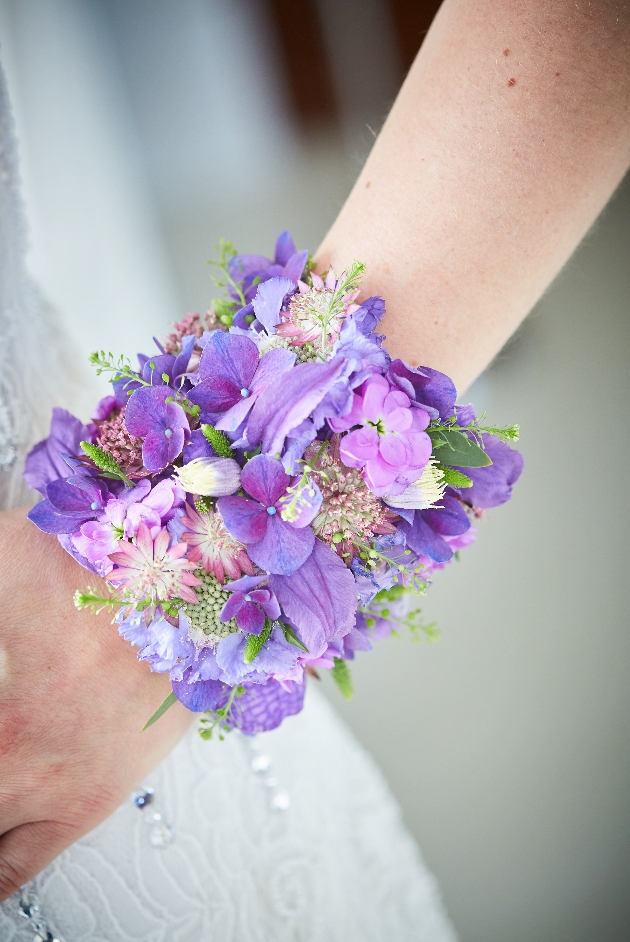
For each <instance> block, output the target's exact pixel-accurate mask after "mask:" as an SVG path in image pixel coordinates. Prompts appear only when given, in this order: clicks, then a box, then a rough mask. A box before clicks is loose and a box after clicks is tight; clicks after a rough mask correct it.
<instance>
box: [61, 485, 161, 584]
mask: <svg viewBox="0 0 630 942" xmlns="http://www.w3.org/2000/svg"><path fill="white" fill-rule="evenodd" d="M150 490H151V485H150V483H149V482H148V481H147V480H146V478H145V479H144V480H142V481H138V483H137V485H136V486H135V487H132V488H125V490H124V491H123V492H122V493H121V494H120V495H119V496H118V497H110V499H109V500H108V501H107V503H106V504H105V508H104V511H103V513H102V514H100V516H99V517H98V518H97V519H96V520H88V521H87V523H83V524H81V527H80V528H79V530H80V532H79V533H77V534H75V535H74V536H73V537H72V544H73V546H74V548H75V549H76V550H77V552H79V553H80V554H81V555H82V556H84V557H86V558H87V559H89V561H90V562H91V563H92V564H93V566H94V567H95V569H96V571H97V572H98V573H99V574H100V575H102V576H106V575H107V574H108V573H109V572H111V570H112V569H113V568H114V567H113V563H112V562H111V561H110V560H109V559H108V558H107V557H108V556H109V554H110V553H114V552H116V550H117V548H118V541H119V540H120V539H122V538H123V536H124V535H125V522H126V518H127V512H128V510H129V508H130V506H131V505H132V504H133V503H134V502H136V501H141V500H142V499H143V498H144V497H146V496H147V494H148V493H149V492H150ZM136 529H137V528H136ZM156 535H157V534H156Z"/></svg>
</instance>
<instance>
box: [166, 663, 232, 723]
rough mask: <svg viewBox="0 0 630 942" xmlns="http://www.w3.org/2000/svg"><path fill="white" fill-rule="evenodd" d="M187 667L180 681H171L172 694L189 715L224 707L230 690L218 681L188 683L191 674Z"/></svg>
mask: <svg viewBox="0 0 630 942" xmlns="http://www.w3.org/2000/svg"><path fill="white" fill-rule="evenodd" d="M193 670H194V669H193V668H192V667H189V668H187V669H186V670H185V671H184V676H183V677H182V679H181V680H172V681H171V687H172V688H173V693H174V694H175V696H176V697H177V699H178V700H179V702H180V703H183V705H184V706H185V707H186V709H187V710H190V711H191V713H203V712H204V711H205V710H218V709H219V708H220V707H222V706H225V704H226V703H227V701H228V699H229V697H230V688H229V687H228V685H227V684H224V683H222V682H221V681H220V680H198V681H197V682H196V683H190V682H189V677H190V675H191V673H192V672H193Z"/></svg>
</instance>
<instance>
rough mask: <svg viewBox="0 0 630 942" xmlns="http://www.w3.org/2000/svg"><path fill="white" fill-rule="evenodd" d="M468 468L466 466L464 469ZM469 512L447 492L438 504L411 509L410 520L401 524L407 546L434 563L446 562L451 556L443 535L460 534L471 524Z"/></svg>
mask: <svg viewBox="0 0 630 942" xmlns="http://www.w3.org/2000/svg"><path fill="white" fill-rule="evenodd" d="M466 470H469V469H466ZM470 525H471V524H470V520H469V519H468V514H467V513H466V511H465V510H464V508H463V507H462V505H461V504H460V502H459V501H458V500H457V499H456V498H455V497H453V496H452V495H451V494H449V493H448V492H447V493H445V495H444V497H443V498H442V506H441V507H430V508H429V509H428V510H415V511H413V520H412V522H411V523H409V522H408V521H406V520H403V522H402V523H401V524H400V527H399V531H400V532H402V533H404V535H405V537H406V540H407V546H409V547H410V549H412V550H413V551H414V552H415V553H418V554H419V555H420V556H427V557H428V558H429V559H432V560H434V561H435V562H436V563H445V562H448V560H449V559H451V558H452V556H453V550H452V549H451V546H450V544H449V542H448V540H447V539H445V538H446V537H452V536H460V535H461V534H463V533H465V532H466V531H467V530H468V529H469V528H470Z"/></svg>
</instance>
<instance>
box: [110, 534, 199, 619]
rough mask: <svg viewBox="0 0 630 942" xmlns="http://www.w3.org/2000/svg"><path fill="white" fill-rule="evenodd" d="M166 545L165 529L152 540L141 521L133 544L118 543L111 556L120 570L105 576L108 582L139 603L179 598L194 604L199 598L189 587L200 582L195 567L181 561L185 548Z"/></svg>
mask: <svg viewBox="0 0 630 942" xmlns="http://www.w3.org/2000/svg"><path fill="white" fill-rule="evenodd" d="M169 542H170V536H169V533H168V530H160V532H159V533H158V535H157V537H156V538H155V540H152V539H151V534H150V533H149V528H148V527H147V525H146V523H144V521H142V520H141V521H140V525H139V526H138V533H137V535H136V539H135V543H128V542H127V541H125V540H121V542H120V543H119V544H118V552H116V553H112V554H111V555H110V557H109V558H110V559H111V561H112V562H113V563H116V565H117V566H118V567H119V568H118V569H114V570H113V571H112V572H110V573H109V575H108V576H106V580H107V582H112V583H114V585H116V586H117V587H119V588H122V589H123V592H124V594H125V596H126V597H127V598H133V599H136V600H137V601H139V602H140V601H145V600H146V599H150V600H151V601H152V602H157V601H165V600H166V599H174V598H182V599H184V600H185V601H186V602H190V603H191V604H192V605H196V604H197V601H198V599H197V596H196V595H195V593H194V592H193V590H192V588H190V587H191V586H195V585H201V581H200V580H199V579H198V578H197V576H195V575H193V573H192V572H191V570H192V569H195V568H196V567H195V564H194V563H193V562H190V560H188V559H185V558H184V557H185V556H186V550H187V549H188V547H187V546H186V544H185V543H176V544H175V546H172V547H171V548H170V549H169V548H168V544H169Z"/></svg>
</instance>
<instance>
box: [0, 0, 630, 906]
mask: <svg viewBox="0 0 630 942" xmlns="http://www.w3.org/2000/svg"><path fill="white" fill-rule="evenodd" d="M629 62H630V12H629V10H628V5H627V4H626V3H615V2H607V0H599V2H592V0H591V2H590V3H589V2H587V0H571V2H568V0H446V2H445V3H444V4H443V6H442V8H441V10H440V13H439V14H438V17H437V18H436V21H435V23H434V25H433V27H432V28H431V31H430V32H429V34H428V36H427V38H426V40H425V42H424V44H423V46H422V50H421V52H420V54H419V56H418V58H417V60H416V63H415V64H414V66H413V68H412V70H411V72H410V74H409V76H408V78H407V80H406V82H405V85H404V86H403V89H402V91H401V93H400V95H399V97H398V99H397V100H396V103H395V105H394V107H393V109H392V112H391V114H390V116H389V118H388V120H387V122H386V124H385V127H384V129H383V131H382V133H381V135H380V136H379V139H378V141H377V142H376V144H375V146H374V149H373V151H372V154H371V155H370V158H369V160H368V161H367V163H366V165H365V167H364V169H363V171H362V173H361V175H360V176H359V179H358V181H357V183H356V185H355V187H354V189H353V191H352V193H351V195H350V197H349V198H348V201H347V203H346V205H345V206H344V208H343V210H342V211H341V213H340V215H339V217H338V219H337V221H336V222H335V224H334V225H333V227H332V229H331V230H330V232H329V233H328V235H327V236H326V239H325V240H324V243H323V245H322V246H321V248H320V250H319V252H318V255H317V260H318V265H319V270H320V271H323V270H325V269H326V267H327V266H328V265H329V264H330V263H332V264H333V266H334V268H335V269H336V270H337V271H341V270H342V269H343V268H344V267H345V266H346V265H347V264H348V263H349V262H350V260H351V259H352V258H359V259H361V260H362V261H364V262H365V263H366V264H367V266H368V276H367V278H366V279H365V283H364V289H365V295H369V294H381V295H383V296H384V297H386V298H387V303H388V313H387V315H386V318H385V321H384V323H383V329H384V332H385V333H386V334H387V337H388V345H389V349H390V351H391V352H392V354H393V355H394V356H402V357H403V358H404V359H405V360H407V361H408V362H410V363H412V364H414V365H418V364H420V363H424V364H427V365H430V366H433V367H436V368H437V369H440V370H443V371H445V372H446V373H448V374H449V375H451V376H452V377H453V378H454V379H455V382H456V384H457V385H458V388H460V389H462V390H463V389H464V388H465V387H466V386H467V385H468V384H469V383H470V382H471V381H472V380H473V379H474V378H475V376H476V375H477V374H478V373H479V372H480V371H481V370H482V369H483V368H484V366H486V365H487V363H488V362H489V361H490V360H491V359H492V357H493V356H494V355H495V353H496V352H497V351H498V350H499V349H500V347H501V346H502V345H503V343H504V342H505V340H506V339H507V338H508V337H509V336H510V334H511V333H512V332H513V331H514V329H515V328H516V327H517V325H518V324H519V323H520V321H521V320H522V318H523V317H524V316H525V315H526V314H527V312H528V311H529V310H530V308H531V307H532V305H533V304H534V303H535V302H536V300H537V299H538V298H539V297H540V295H541V294H542V293H543V291H544V290H545V288H546V287H547V285H548V284H549V282H550V281H551V280H552V279H553V277H554V276H555V274H556V273H557V272H558V271H559V269H560V268H561V267H562V265H563V264H564V263H565V261H566V259H567V258H568V257H569V255H570V254H571V252H572V251H573V250H574V248H575V246H576V245H577V244H578V242H579V241H580V239H581V238H582V237H583V235H584V233H585V232H586V231H587V230H588V228H589V227H590V226H591V225H592V223H593V221H594V219H595V218H596V217H597V215H598V213H599V212H600V211H601V209H602V207H603V206H604V205H605V203H606V201H607V200H608V199H609V198H610V195H611V193H612V192H613V191H614V189H615V187H616V186H617V185H618V183H619V181H620V180H621V178H622V176H623V174H624V173H625V171H626V169H627V167H628V164H629V163H630V120H629V113H628V111H629V104H630V66H629ZM24 515H25V511H24V510H18V511H13V512H11V513H4V514H1V515H0V592H1V597H2V600H3V605H2V609H1V611H0V834H2V835H3V836H2V837H0V900H2V899H4V898H5V897H6V896H8V895H10V894H11V893H12V892H14V891H15V890H16V889H17V888H18V887H19V886H20V885H21V884H22V883H24V882H25V881H26V880H27V879H29V878H31V877H32V876H34V875H35V874H36V873H37V872H38V871H39V870H41V869H42V868H43V867H44V866H45V865H46V864H47V863H48V862H49V861H50V860H52V859H53V858H54V857H55V856H56V855H57V854H59V853H60V852H61V850H63V849H64V848H65V847H66V846H67V845H69V844H70V843H72V842H73V841H75V840H76V839H77V838H78V837H79V836H81V835H82V834H84V833H86V832H87V831H89V830H90V829H92V828H93V827H94V826H95V825H97V824H98V823H99V822H100V821H101V820H103V819H104V818H105V817H106V816H107V815H108V814H110V813H111V812H112V811H113V810H114V809H115V808H116V807H117V806H118V805H119V804H120V803H121V802H122V801H123V800H124V799H125V798H126V797H127V796H128V794H129V793H130V792H131V791H132V790H133V788H134V787H136V786H137V785H138V783H139V782H141V781H142V779H143V778H144V777H145V776H146V775H147V774H148V773H149V772H150V771H151V770H152V769H153V768H154V767H155V766H156V765H157V764H158V763H159V762H160V760H161V759H162V758H163V757H164V756H166V755H167V754H168V752H169V751H170V750H171V749H172V747H173V746H174V744H175V743H176V742H177V741H178V739H179V738H180V737H181V736H182V735H183V734H184V732H185V731H186V729H187V728H188V725H189V723H190V721H191V715H190V714H188V713H186V711H185V710H183V708H180V707H179V705H178V706H176V707H174V708H172V709H171V710H170V711H169V712H168V713H167V714H166V715H165V716H164V717H163V718H162V719H161V720H160V722H159V723H157V724H156V725H155V726H153V727H152V728H151V729H150V730H148V731H147V732H146V733H142V734H141V733H140V729H141V727H142V726H143V724H144V722H145V721H146V719H147V718H148V717H149V716H150V715H151V714H152V713H153V711H154V710H155V709H156V707H157V706H158V705H159V703H160V702H161V701H162V699H163V698H164V697H165V696H166V694H167V693H168V690H169V687H168V680H167V678H165V677H161V676H158V675H154V674H151V673H150V671H149V670H148V668H147V667H146V665H143V664H139V663H138V661H137V660H136V657H135V653H134V651H133V649H132V648H131V646H130V645H128V644H127V643H126V642H124V641H122V639H120V638H119V637H118V635H117V633H116V631H115V630H114V629H113V628H112V626H111V624H110V620H109V616H108V615H107V614H102V615H101V616H99V617H98V618H95V617H94V616H93V615H91V614H89V613H85V612H84V613H79V612H77V611H76V610H75V609H74V607H73V605H72V595H73V593H74V590H75V589H76V588H82V587H85V585H86V584H87V581H88V580H87V579H86V573H84V571H83V570H81V569H80V568H79V567H78V566H77V565H76V564H75V563H74V562H73V561H72V560H71V559H70V557H68V556H67V555H66V554H65V553H64V552H63V550H62V549H61V548H60V546H59V545H58V543H57V542H56V541H55V540H54V538H52V537H49V536H46V535H44V534H40V533H38V532H37V531H36V530H35V528H34V527H32V526H29V525H27V524H26V522H25V520H24ZM94 581H95V580H94V579H93V578H91V579H90V582H91V584H94ZM87 691H89V695H87V694H86V692H87ZM44 710H45V716H44V717H43V716H42V714H43V712H44Z"/></svg>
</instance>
